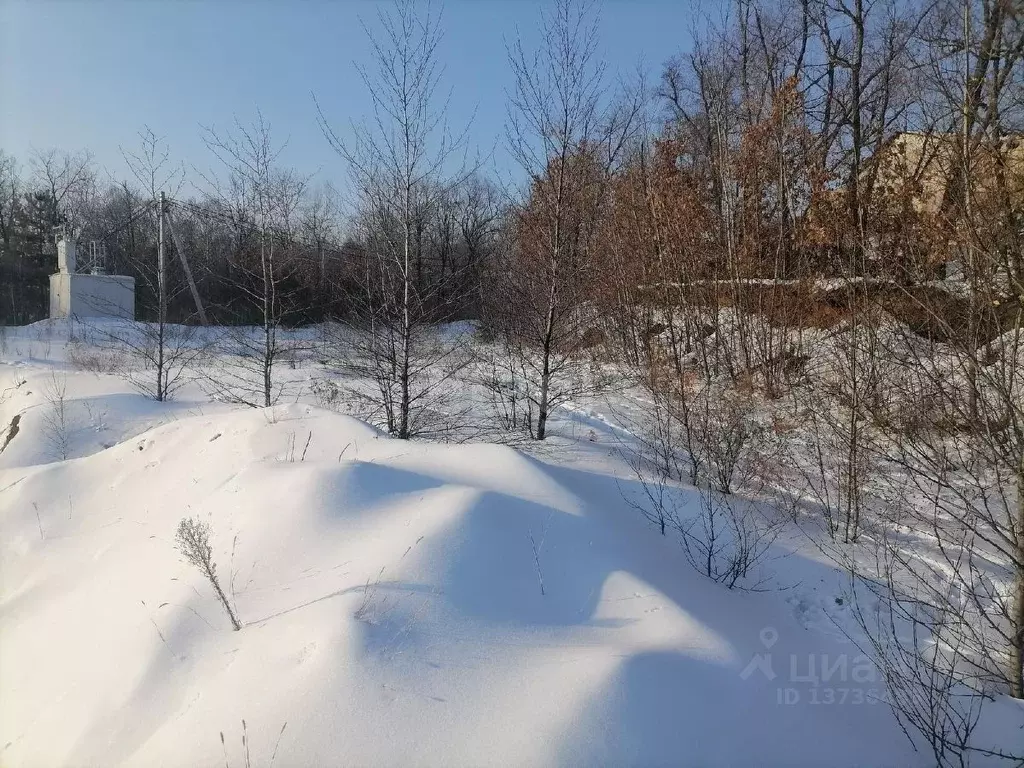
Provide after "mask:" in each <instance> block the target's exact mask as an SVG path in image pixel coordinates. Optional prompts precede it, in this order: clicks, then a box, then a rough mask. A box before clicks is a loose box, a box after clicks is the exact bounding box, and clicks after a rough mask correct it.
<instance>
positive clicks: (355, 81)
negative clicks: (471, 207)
mask: <svg viewBox="0 0 1024 768" xmlns="http://www.w3.org/2000/svg"><path fill="white" fill-rule="evenodd" d="M435 5H436V4H435ZM541 5H542V3H541V2H539V1H538V0H449V1H448V2H447V3H445V5H444V28H445V38H444V43H443V46H442V50H441V58H442V61H443V63H444V65H445V82H446V83H447V85H448V86H450V87H451V89H452V103H451V109H450V115H449V117H450V122H451V124H453V125H464V124H465V122H466V121H467V120H468V119H469V118H470V116H471V115H473V114H474V113H475V118H474V121H473V124H472V130H471V136H470V141H471V145H472V146H474V147H479V148H480V150H481V151H482V152H485V153H486V152H489V151H490V150H491V148H493V147H495V146H497V150H496V152H495V156H494V162H495V163H496V164H497V165H498V167H499V168H501V167H502V166H503V164H505V165H506V166H507V156H506V155H505V154H504V152H503V150H502V147H501V144H502V131H503V125H504V120H505V93H506V90H507V89H508V88H509V87H510V86H511V76H510V73H509V68H508V65H507V60H506V48H505V42H504V41H505V40H509V41H511V40H512V39H513V38H514V37H515V36H516V34H517V30H518V32H519V33H521V34H522V36H523V39H524V40H525V41H526V43H527V45H528V46H529V45H530V43H531V42H532V41H533V40H535V39H536V28H537V24H538V19H539V13H540V8H541ZM718 6H719V3H718V2H714V1H713V0H707V2H704V3H701V2H693V3H691V2H689V1H688V0H605V1H604V2H600V3H599V5H598V8H599V12H600V15H601V36H602V46H603V49H604V50H603V53H604V55H605V57H606V60H607V62H608V65H609V68H610V70H611V71H613V72H615V71H621V72H622V73H624V74H625V75H630V74H632V73H634V72H635V71H636V68H637V65H638V63H639V62H643V64H644V66H645V68H646V70H647V71H648V72H649V73H650V75H651V77H652V79H656V77H657V74H658V72H659V71H660V69H661V65H662V63H663V62H664V61H665V60H666V59H668V58H669V57H670V56H672V55H674V54H677V53H679V52H680V51H684V50H686V49H688V48H689V46H690V38H691V30H692V29H693V28H694V26H695V25H701V21H700V19H699V17H700V16H701V15H703V14H704V13H711V14H715V13H717V8H718ZM376 9H377V4H376V3H374V2H372V1H371V0H360V1H353V2H343V1H342V0H334V1H330V0H291V1H290V2H286V1H285V0H278V1H277V2H270V0H256V1H255V2H244V1H243V0H205V1H200V0H137V1H136V2H126V1H125V0H62V1H60V2H58V1H57V0H0V148H3V149H4V150H5V151H7V152H9V153H12V154H14V155H15V156H16V157H18V158H19V160H21V161H22V162H24V161H25V160H27V158H28V155H29V152H30V151H31V149H32V148H39V149H47V148H51V147H56V148H60V149H66V150H78V149H88V150H90V151H91V152H92V153H93V154H94V155H95V158H96V160H97V162H98V163H99V165H100V166H101V167H102V168H104V169H105V170H107V171H109V172H110V173H111V174H112V175H114V176H115V177H122V176H124V175H126V169H125V167H124V164H123V161H122V160H121V155H120V151H119V146H133V145H134V144H135V143H136V141H137V137H136V133H137V131H138V130H139V129H140V128H141V127H142V126H143V125H149V126H150V127H151V128H152V129H153V130H154V131H155V132H156V133H157V134H158V135H161V136H163V137H165V138H166V139H167V140H168V142H169V144H170V148H171V150H172V153H173V155H174V157H175V158H177V159H178V160H179V161H182V162H185V163H186V164H194V165H196V166H198V167H200V168H209V167H211V166H212V160H211V158H210V155H209V152H208V150H207V149H206V148H205V146H204V145H203V144H202V141H201V138H200V126H202V125H213V126H226V125H228V124H229V123H230V122H231V120H232V118H233V117H234V116H238V117H239V118H241V119H243V120H248V119H249V118H251V117H252V116H253V115H254V113H255V109H256V108H257V106H258V107H259V108H260V109H261V110H262V112H263V114H264V116H265V118H267V119H268V121H269V122H270V124H271V126H272V129H273V131H274V134H275V137H277V138H279V139H280V140H284V139H287V140H288V147H287V149H286V151H285V153H284V155H283V157H282V160H283V161H284V162H285V163H287V164H288V165H290V166H292V167H294V168H296V169H298V170H300V171H301V172H303V173H316V174H318V178H319V179H333V180H335V181H337V182H339V185H341V186H344V179H345V170H344V167H343V165H342V163H341V161H340V159H339V158H338V157H337V156H335V155H334V154H333V153H332V152H331V150H330V149H329V147H328V145H327V143H326V141H325V140H324V138H323V136H322V134H321V133H320V130H319V129H318V127H317V125H316V113H315V108H314V106H313V100H312V97H311V93H312V92H315V93H316V94H317V97H318V98H319V99H320V100H321V103H322V105H323V106H324V107H325V110H326V111H327V112H328V114H329V115H330V116H332V117H333V118H334V119H335V122H336V123H337V124H338V125H339V126H340V127H341V128H344V127H345V126H347V124H348V121H349V120H350V119H356V120H358V119H359V118H360V117H361V116H363V115H365V114H367V113H368V111H369V99H368V97H367V94H366V92H365V88H364V86H363V83H362V82H361V81H360V79H359V78H358V76H357V74H356V72H355V69H354V67H353V61H367V60H368V48H367V43H366V40H365V35H364V33H363V30H362V28H361V27H360V25H359V19H360V18H363V19H365V20H366V21H367V22H369V23H372V22H374V21H375V19H376Z"/></svg>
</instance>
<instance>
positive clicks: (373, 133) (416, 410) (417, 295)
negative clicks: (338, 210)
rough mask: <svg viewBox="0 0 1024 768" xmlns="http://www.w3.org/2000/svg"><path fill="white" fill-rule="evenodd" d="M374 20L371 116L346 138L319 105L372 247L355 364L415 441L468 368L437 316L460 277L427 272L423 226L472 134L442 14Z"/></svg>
mask: <svg viewBox="0 0 1024 768" xmlns="http://www.w3.org/2000/svg"><path fill="white" fill-rule="evenodd" d="M377 22H378V23H377V29H376V30H371V29H369V28H368V27H364V28H365V29H366V34H367V36H368V37H369V40H370V47H371V51H372V63H371V64H370V66H362V65H357V68H358V70H359V74H360V77H361V78H362V80H363V83H364V84H365V86H366V88H367V91H368V92H369V95H370V98H371V100H372V103H373V115H372V118H371V119H370V121H369V122H368V123H366V124H362V125H356V126H353V131H352V137H351V138H343V137H342V136H341V135H340V134H339V133H338V132H337V131H336V130H335V129H334V128H332V127H331V124H330V123H329V121H328V119H327V117H326V115H325V113H324V111H323V110H322V109H321V108H320V107H319V104H318V113H319V121H320V127H321V129H322V130H323V132H324V136H325V137H326V138H327V140H328V142H329V143H330V145H331V147H332V148H333V149H334V150H335V151H336V152H337V153H338V154H339V155H340V156H341V157H342V158H343V159H344V160H345V162H346V163H347V165H348V167H349V171H350V173H351V175H352V178H353V181H354V186H355V189H356V193H357V195H358V212H359V221H360V223H361V226H362V228H363V234H364V240H365V241H366V242H365V245H366V254H365V264H364V265H363V267H362V269H361V273H362V277H361V282H362V285H361V287H360V291H359V293H360V294H361V295H359V296H357V297H356V298H355V306H354V312H353V313H352V314H351V315H350V319H351V320H352V321H354V322H355V324H356V326H357V327H356V329H355V331H356V333H354V334H347V333H346V334H344V337H345V338H344V339H342V340H340V342H341V343H340V346H341V347H342V348H346V347H347V350H345V351H341V353H340V355H339V358H340V360H341V363H342V365H343V367H346V368H349V369H352V366H355V369H354V371H355V372H356V373H361V374H365V375H369V376H370V377H371V378H372V379H373V381H374V382H375V384H376V388H377V390H378V392H377V394H378V395H379V403H378V404H379V405H380V407H381V408H382V410H383V412H384V423H385V425H386V427H387V429H388V431H389V432H390V433H392V434H394V435H395V436H397V437H399V438H402V439H406V438H409V437H412V436H413V435H415V434H417V433H419V432H421V431H422V430H423V428H424V425H423V423H422V422H417V416H420V417H422V416H424V415H425V414H426V413H427V412H429V411H430V410H431V408H430V404H431V402H432V401H434V400H436V399H437V398H438V397H439V396H440V395H441V394H442V392H441V389H440V388H439V384H440V382H439V381H438V377H440V379H441V380H446V379H447V378H448V377H449V376H450V375H451V372H452V370H453V366H455V367H457V366H456V365H455V364H456V362H457V361H456V357H455V350H454V349H453V348H452V347H451V345H446V344H444V343H441V342H439V341H438V340H437V339H436V338H432V337H431V333H430V327H429V326H430V324H431V323H432V322H434V321H437V320H443V319H446V305H445V301H446V299H447V300H450V299H451V293H450V292H449V291H447V290H446V288H447V286H448V284H449V282H450V281H451V275H450V274H449V275H448V276H445V275H443V274H442V275H440V276H439V277H437V278H436V279H431V278H430V277H428V276H426V275H424V274H423V263H422V260H421V258H420V257H421V251H420V250H419V245H420V240H419V236H420V234H421V230H420V227H422V225H423V221H424V216H425V215H426V212H428V211H431V210H433V209H434V208H435V207H436V206H437V204H438V203H439V202H440V201H441V200H442V199H444V198H445V196H446V195H447V194H448V193H449V191H450V190H451V189H452V187H453V186H455V185H456V184H457V183H458V182H459V181H460V180H461V179H462V178H463V177H464V176H465V172H464V170H463V169H464V167H465V164H464V162H463V158H462V157H460V155H462V153H463V148H464V144H465V141H464V139H465V134H464V132H463V133H462V134H454V133H452V131H451V130H450V129H449V126H448V124H447V122H446V112H447V102H446V100H443V95H442V94H441V93H439V91H440V88H441V82H442V76H443V67H442V66H441V64H440V62H439V58H438V54H439V46H440V44H441V40H442V29H441V14H440V11H437V12H435V10H434V9H433V8H432V7H431V6H430V5H426V6H422V7H420V6H417V5H416V4H415V3H414V2H412V0H396V2H395V3H394V5H393V6H392V7H391V8H390V9H389V10H387V11H381V12H380V13H379V14H378V18H377Z"/></svg>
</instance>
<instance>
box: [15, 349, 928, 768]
mask: <svg viewBox="0 0 1024 768" xmlns="http://www.w3.org/2000/svg"><path fill="white" fill-rule="evenodd" d="M9 361H10V357H8V362H7V363H5V362H2V361H0V391H5V390H6V391H8V396H7V397H6V399H5V400H4V401H3V402H0V423H2V425H3V428H6V426H7V424H8V423H9V422H10V421H11V419H12V418H13V417H14V416H15V415H21V419H20V421H21V426H20V429H19V431H18V434H17V435H16V436H15V437H14V438H13V439H12V440H11V441H10V444H9V445H8V446H7V448H6V449H5V450H4V452H3V453H0V590H2V593H0V764H2V765H4V766H43V765H45V766H58V765H121V764H125V765H140V766H142V765H168V766H188V765H213V764H224V763H225V762H227V763H228V765H230V766H242V765H246V764H247V762H246V758H245V756H244V752H245V749H246V748H243V740H242V738H243V727H242V721H243V720H244V721H245V724H246V725H245V735H246V740H247V744H248V746H247V750H248V752H249V753H250V757H251V762H252V765H254V766H266V765H270V764H271V763H273V764H274V765H278V766H306V765H487V764H493V765H510V764H516V765H545V764H587V765H592V764H605V765H627V764H629V765H653V764H672V765H702V766H707V765H753V764H757V765H807V766H823V765H851V766H852V765H872V766H883V765H888V766H912V765H927V764H928V763H929V759H928V756H927V754H924V753H914V752H913V751H912V750H911V748H910V745H909V743H908V742H907V741H906V739H905V737H904V736H903V735H902V734H901V733H900V731H899V729H898V726H897V724H896V722H895V721H894V719H893V717H892V715H891V713H890V711H889V709H888V708H887V706H886V705H885V704H884V703H881V702H879V701H877V699H876V697H877V696H878V695H880V694H881V690H882V685H881V682H880V681H878V680H877V679H876V676H875V675H874V674H873V670H872V669H870V668H869V667H866V666H865V661H864V660H863V659H862V658H860V657H858V656H857V652H856V648H854V647H853V646H852V645H851V644H849V643H847V642H845V641H844V639H843V638H842V636H841V633H838V632H835V631H832V632H822V631H819V629H818V628H817V627H816V626H814V625H813V623H809V622H807V621H805V620H802V618H801V617H802V616H803V615H804V614H806V610H805V609H807V606H806V605H804V606H802V608H801V609H800V610H794V600H793V594H794V591H793V590H781V591H775V592H763V593H744V592H740V591H730V590H727V589H725V588H724V587H721V586H719V585H716V584H713V583H711V582H709V581H707V580H705V579H703V578H702V577H701V576H700V575H699V574H698V573H696V572H695V571H694V570H693V569H692V568H690V566H688V565H687V563H686V562H685V560H684V559H683V558H682V557H681V556H680V553H679V549H678V545H677V544H674V543H673V542H672V541H671V540H669V539H667V538H663V537H661V536H659V535H658V534H657V532H656V531H655V530H653V529H651V528H649V527H647V526H645V524H644V523H643V521H642V520H641V519H640V517H639V516H638V515H637V514H636V513H635V511H633V510H631V509H630V508H629V507H628V505H626V504H625V503H624V502H623V500H622V499H623V496H622V494H623V491H625V492H627V493H628V492H629V488H628V486H629V484H630V482H631V481H630V480H629V479H628V474H627V472H626V471H624V469H623V467H622V466H621V465H618V464H617V463H616V461H617V460H616V459H614V458H613V457H610V456H609V455H608V454H609V451H608V446H601V445H599V444H598V445H594V444H592V443H591V444H588V443H587V442H586V441H584V442H583V445H582V446H581V447H580V450H579V451H578V452H576V454H575V458H574V460H573V462H572V465H569V464H568V463H567V462H564V461H563V462H562V463H554V462H550V461H549V462H542V461H539V460H536V459H533V458H529V457H526V456H524V455H523V454H521V453H519V452H516V451H514V450H512V449H510V448H505V447H499V446H489V445H463V446H453V445H434V444H427V443H407V442H400V441H396V440H392V439H389V438H388V437H386V436H384V435H381V434H380V433H378V432H377V431H376V430H374V429H373V428H371V427H369V426H367V425H366V424H364V423H363V422H360V421H357V420H355V419H353V418H350V417H347V416H342V415H338V414H335V413H331V412H328V411H323V410H319V409H317V408H314V407H312V406H309V405H305V404H301V403H300V404H293V405H288V406H280V407H277V408H274V409H268V410H252V409H241V410H237V409H230V408H228V407H226V406H223V405H218V404H214V405H210V404H202V403H200V402H199V401H198V399H195V400H191V401H190V400H188V399H187V398H183V401H182V402H181V403H180V404H171V405H163V404H158V403H152V402H149V401H145V400H143V399H142V398H140V397H138V396H136V395H131V394H129V393H128V392H127V390H125V389H124V385H123V384H122V383H121V382H120V381H119V380H117V379H116V378H113V377H110V376H105V375H96V374H89V373H82V372H68V373H67V374H66V380H67V397H68V400H69V407H70V408H74V409H76V410H75V412H76V413H77V414H78V417H79V422H78V424H79V427H78V428H77V429H76V431H75V432H74V434H75V435H76V437H75V438H74V445H73V446H72V448H71V450H70V452H69V456H71V457H72V458H70V459H68V460H65V461H54V460H52V458H46V457H47V456H48V455H49V454H51V453H52V445H50V444H48V443H47V439H46V434H45V433H46V430H45V428H44V425H43V416H42V414H43V411H44V410H45V408H46V407H47V404H46V402H44V401H41V400H40V393H41V392H43V391H44V387H45V386H46V384H47V381H48V379H49V377H50V371H51V368H52V366H53V365H58V366H59V364H54V363H50V362H45V361H35V362H31V361H29V362H26V361H25V360H21V361H18V364H16V365H15V364H11V363H10V362H9ZM19 382H23V383H20V384H19ZM83 403H91V405H89V406H88V408H86V407H85V406H84V405H83ZM94 408H96V409H98V410H97V411H96V412H102V414H103V416H102V418H99V417H98V420H97V421H96V423H95V424H93V423H91V422H90V421H89V416H88V414H89V413H92V412H93V409H94ZM0 434H2V433H0ZM0 444H2V440H0ZM588 451H589V453H587V452H588ZM693 503H697V502H696V500H694V502H693ZM183 517H193V518H198V519H200V520H203V521H206V522H208V523H209V525H210V528H211V530H212V533H213V537H212V544H213V553H214V559H215V561H216V563H217V568H218V574H219V575H220V578H221V581H222V583H223V584H224V587H225V591H226V592H228V593H229V599H230V600H231V601H232V602H233V604H234V605H235V608H236V611H237V614H238V616H239V618H240V620H241V622H242V623H243V627H242V629H241V631H239V632H234V631H232V630H231V626H230V624H229V621H228V619H227V617H226V615H225V614H224V613H223V611H222V610H221V608H220V606H219V605H218V603H217V600H216V598H215V596H214V593H213V590H212V589H211V587H210V584H209V582H207V581H206V580H204V579H203V577H202V576H201V575H200V574H199V573H198V571H196V570H195V569H194V568H192V567H191V566H190V565H188V564H187V563H185V562H184V561H183V560H182V558H181V556H180V555H179V553H178V552H177V551H176V549H175V543H174V533H175V529H176V527H177V525H178V523H179V521H180V520H181V519H182V518H183ZM780 554H781V553H780ZM780 563H784V565H780V573H779V574H778V576H777V579H778V583H779V584H788V585H791V586H792V585H796V584H799V585H802V587H801V590H800V591H799V593H800V594H802V595H819V596H820V597H819V598H817V599H820V600H824V601H829V600H831V599H832V598H831V595H833V594H838V592H836V591H835V589H837V587H836V585H837V583H838V582H839V581H840V580H841V576H840V575H839V574H837V572H836V571H835V570H834V569H832V568H831V567H830V566H828V565H825V564H821V563H819V562H816V561H815V560H813V559H810V558H806V557H804V556H802V555H800V554H793V555H791V556H790V557H788V558H786V560H785V561H780ZM830 590H833V591H830ZM808 599H811V598H808ZM825 668H827V669H830V670H831V673H830V675H829V677H827V678H825V679H824V680H823V679H822V677H823V675H822V672H823V669H825ZM815 678H817V679H816V680H815ZM221 733H223V739H224V744H223V745H222V743H221Z"/></svg>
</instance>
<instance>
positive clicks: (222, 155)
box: [205, 111, 307, 408]
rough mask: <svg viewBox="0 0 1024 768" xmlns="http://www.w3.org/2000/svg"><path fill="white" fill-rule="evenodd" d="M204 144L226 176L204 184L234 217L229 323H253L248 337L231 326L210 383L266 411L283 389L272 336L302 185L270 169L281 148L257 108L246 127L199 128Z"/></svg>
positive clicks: (290, 266) (281, 306)
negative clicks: (233, 301)
mask: <svg viewBox="0 0 1024 768" xmlns="http://www.w3.org/2000/svg"><path fill="white" fill-rule="evenodd" d="M205 141H206V145H207V147H209V149H210V151H211V152H212V153H213V154H214V155H215V156H216V157H217V159H218V160H219V161H220V162H221V164H222V165H223V168H224V170H225V171H226V172H227V179H226V186H225V185H222V184H218V183H217V182H213V184H212V185H211V186H213V187H214V189H215V190H216V192H217V195H218V197H219V198H220V199H221V200H222V201H223V202H224V203H225V207H227V208H229V209H230V210H231V212H232V215H233V217H234V221H233V224H234V226H235V229H236V237H237V243H238V249H237V257H236V259H235V261H234V263H233V264H232V266H233V267H234V270H233V275H232V276H231V277H229V278H228V282H229V283H230V285H231V287H232V288H233V289H234V291H235V292H237V293H238V294H240V295H241V297H242V301H241V302H240V303H241V305H242V307H241V309H239V308H235V312H236V318H235V319H236V321H242V322H245V321H246V320H249V319H250V318H253V319H256V320H258V322H259V327H258V330H256V331H255V332H253V329H252V328H251V327H250V326H247V325H237V326H233V327H232V329H231V332H230V333H229V334H228V335H227V340H228V348H227V349H225V350H224V351H225V352H226V353H227V356H226V358H225V359H224V363H223V365H220V366H219V367H218V369H217V371H215V372H214V373H213V374H212V376H211V383H212V385H213V388H214V391H215V394H216V395H217V396H218V397H221V398H224V399H226V400H228V401H231V402H237V403H242V404H245V405H249V406H252V407H264V408H267V407H270V406H271V405H273V404H274V403H275V402H276V401H277V399H278V398H279V397H280V395H281V392H282V388H283V384H282V383H281V382H280V381H277V380H276V379H275V377H274V367H275V364H276V363H277V362H278V361H279V359H280V357H281V356H282V355H283V354H284V353H285V351H286V345H285V344H284V343H283V339H282V338H281V337H280V333H279V332H280V328H281V323H282V321H283V319H284V314H285V303H286V300H287V299H288V291H289V289H288V287H287V285H288V281H287V278H288V276H289V274H290V273H291V272H292V271H293V270H294V263H293V262H292V261H290V260H286V259H284V258H283V256H284V255H285V253H286V252H287V251H288V249H289V248H292V247H294V233H295V231H296V229H297V227H298V223H299V222H298V214H299V209H300V204H301V202H302V199H303V195H304V193H305V190H306V182H307V180H306V179H305V178H302V177H299V176H297V175H296V174H294V173H292V172H290V171H286V170H284V169H282V168H280V167H279V166H278V158H279V156H280V153H281V151H282V150H283V149H284V145H276V144H275V143H274V141H273V139H272V135H271V130H270V125H269V124H268V123H267V121H266V120H264V118H263V115H262V113H260V112H258V111H257V114H256V118H255V119H254V120H253V122H252V123H250V124H244V123H242V122H240V121H239V120H237V119H236V120H235V123H234V126H233V128H232V129H231V130H229V131H227V132H219V131H217V130H216V129H213V128H208V129H206V132H205ZM231 309H232V308H228V311H229V312H230V311H231Z"/></svg>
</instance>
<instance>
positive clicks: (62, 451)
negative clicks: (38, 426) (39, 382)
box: [42, 373, 72, 461]
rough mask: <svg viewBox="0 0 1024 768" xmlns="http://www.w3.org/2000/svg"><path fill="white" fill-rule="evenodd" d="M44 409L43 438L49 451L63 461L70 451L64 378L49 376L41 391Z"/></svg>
mask: <svg viewBox="0 0 1024 768" xmlns="http://www.w3.org/2000/svg"><path fill="white" fill-rule="evenodd" d="M43 396H44V397H45V398H46V408H45V410H44V411H43V419H42V428H43V436H44V437H45V438H46V441H47V442H48V443H49V445H50V449H51V450H52V451H53V452H54V453H55V454H56V455H57V457H58V458H59V459H60V460H61V461H64V460H65V459H67V458H68V456H69V455H70V451H71V428H72V424H71V413H70V408H69V407H68V399H67V397H68V381H67V377H66V376H63V375H62V376H58V375H57V374H56V373H51V374H50V379H49V381H47V383H46V386H45V388H44V390H43Z"/></svg>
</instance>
